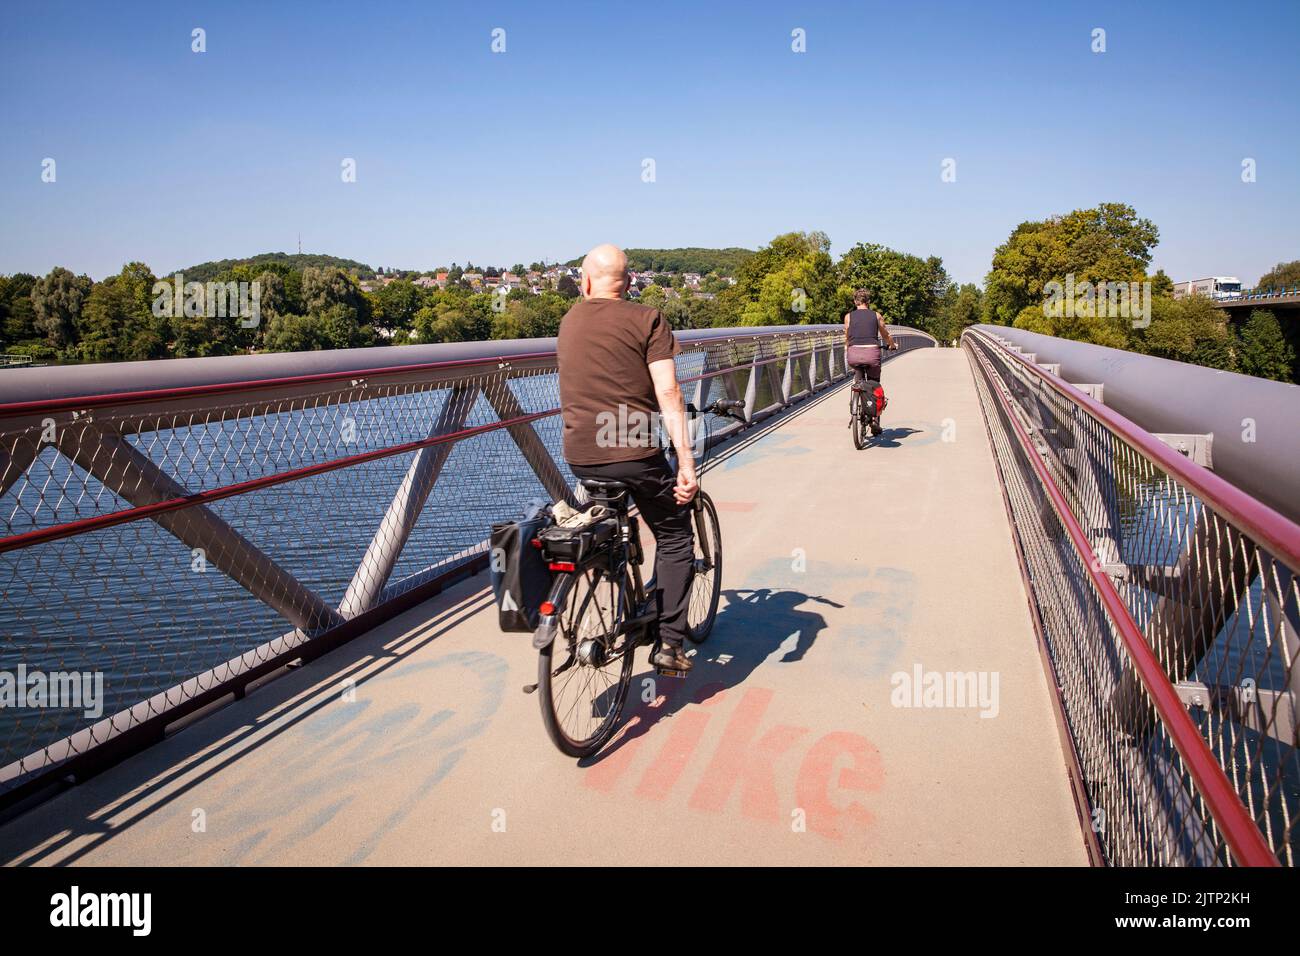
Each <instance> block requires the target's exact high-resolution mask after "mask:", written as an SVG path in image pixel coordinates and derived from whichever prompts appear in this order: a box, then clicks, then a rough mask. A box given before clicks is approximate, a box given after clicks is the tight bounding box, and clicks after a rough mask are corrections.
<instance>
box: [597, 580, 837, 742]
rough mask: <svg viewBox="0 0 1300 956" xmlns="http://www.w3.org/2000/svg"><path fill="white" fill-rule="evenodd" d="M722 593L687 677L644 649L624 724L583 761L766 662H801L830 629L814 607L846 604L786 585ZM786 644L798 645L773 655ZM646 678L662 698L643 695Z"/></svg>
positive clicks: (646, 730) (741, 679)
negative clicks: (665, 669) (661, 670)
mask: <svg viewBox="0 0 1300 956" xmlns="http://www.w3.org/2000/svg"><path fill="white" fill-rule="evenodd" d="M722 593H723V596H725V597H726V599H727V605H726V607H724V608H720V609H719V611H718V616H717V619H716V620H715V621H714V623H713V631H712V633H710V634H709V636H708V639H707V640H706V641H705V642H704V643H703V644H698V645H689V646H688V650H689V649H690V647H692V646H693V647H694V648H695V655H694V658H693V659H694V662H695V666H694V667H693V668H692V669H691V672H690V676H689V677H687V678H686V679H685V680H679V679H676V678H672V677H660V676H657V675H656V674H655V672H654V670H653V669H652V668H650V667H648V666H647V664H646V660H645V651H644V649H638V651H637V661H636V670H635V671H634V673H633V675H632V686H631V688H630V689H629V692H628V702H627V705H626V709H625V711H624V725H623V727H622V729H621V730H620V731H619V732H618V733H617V734H615V736H614V739H613V740H611V741H610V743H609V744H608V746H606V747H605V748H603V749H602V750H601V751H600V752H599V753H597V754H595V755H594V756H592V757H588V758H584V759H583V760H580V761H579V766H593V765H595V764H597V763H599V762H600V761H601V760H603V759H604V758H605V757H608V756H610V755H611V754H613V753H616V752H617V751H618V750H619V748H621V747H623V746H624V745H625V744H627V743H629V742H631V741H633V740H635V739H636V738H638V737H640V736H642V735H644V734H647V733H649V732H650V731H652V730H653V729H654V728H655V726H656V725H657V724H658V723H659V721H661V720H663V719H664V718H665V717H669V716H671V715H673V714H675V713H677V712H678V711H680V710H682V709H683V708H685V707H686V706H687V705H688V704H698V703H701V702H703V701H706V700H708V699H709V698H710V697H713V696H714V695H715V694H718V693H720V692H722V691H725V690H730V689H731V688H733V687H738V686H740V685H741V684H743V683H744V682H745V681H746V680H747V679H748V678H749V676H750V675H751V674H753V673H754V671H755V670H757V669H758V667H759V665H761V664H762V663H763V662H764V661H767V660H769V659H771V660H772V662H773V663H779V664H794V663H798V662H799V661H800V660H802V659H803V657H804V655H805V654H806V653H807V652H808V650H809V648H811V647H812V646H813V644H814V643H815V642H816V641H817V638H818V637H819V636H820V635H821V634H822V632H823V631H824V630H825V629H826V619H825V618H824V617H822V615H821V614H819V613H818V612H817V611H816V610H813V609H812V607H813V606H814V605H816V604H824V605H826V606H828V607H834V608H842V607H844V605H843V604H838V603H836V602H835V601H832V600H829V599H828V598H823V597H818V596H816V595H809V594H804V593H802V592H800V591H795V590H789V589H785V588H757V589H753V588H742V589H736V590H725V589H724V590H723V592H722ZM786 644H792V646H790V647H789V648H788V649H787V650H786V652H785V653H784V654H782V655H780V656H779V657H773V655H774V654H775V653H776V651H777V650H778V649H780V648H781V647H782V646H783V645H786ZM646 678H652V679H653V680H654V681H655V693H656V698H655V700H653V701H651V702H650V703H646V702H645V701H644V700H642V698H641V692H642V688H643V686H644V685H643V681H644V680H645V679H646Z"/></svg>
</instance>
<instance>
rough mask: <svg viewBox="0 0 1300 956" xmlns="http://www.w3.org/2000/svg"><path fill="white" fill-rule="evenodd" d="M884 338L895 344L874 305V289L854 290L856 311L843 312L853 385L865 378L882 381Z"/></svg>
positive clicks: (846, 354) (890, 344) (847, 359)
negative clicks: (881, 344) (872, 294)
mask: <svg viewBox="0 0 1300 956" xmlns="http://www.w3.org/2000/svg"><path fill="white" fill-rule="evenodd" d="M882 338H883V339H884V340H885V345H886V346H887V347H888V348H891V349H892V348H896V346H895V344H894V337H893V336H892V335H890V334H889V329H888V328H887V327H886V326H885V318H884V316H882V315H881V314H880V313H879V312H876V311H873V310H872V308H871V293H869V292H868V291H867V290H866V289H859V290H858V291H857V292H854V293H853V311H852V312H846V313H844V345H845V361H846V362H847V363H848V364H849V366H850V367H851V368H852V369H853V387H854V388H861V387H862V383H863V382H864V381H872V382H879V381H880V340H881V339H882Z"/></svg>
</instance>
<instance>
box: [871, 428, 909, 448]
mask: <svg viewBox="0 0 1300 956" xmlns="http://www.w3.org/2000/svg"><path fill="white" fill-rule="evenodd" d="M920 432H921V429H919V428H910V427H902V428H886V429H884V430H883V431H882V432H881V433H880V434H879V435H872V436H871V437H870V438H868V439H867V447H868V448H901V447H902V445H901V444H900V442H899V439H900V438H907V437H908V436H910V435H916V434H919V433H920Z"/></svg>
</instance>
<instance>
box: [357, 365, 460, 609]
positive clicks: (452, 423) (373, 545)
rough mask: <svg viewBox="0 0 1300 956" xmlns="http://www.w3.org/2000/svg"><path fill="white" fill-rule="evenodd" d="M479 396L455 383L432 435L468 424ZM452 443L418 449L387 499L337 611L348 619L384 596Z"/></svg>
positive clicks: (451, 430)
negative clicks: (381, 515)
mask: <svg viewBox="0 0 1300 956" xmlns="http://www.w3.org/2000/svg"><path fill="white" fill-rule="evenodd" d="M478 395H479V390H478V388H477V386H471V385H457V386H455V387H454V388H452V389H451V390H450V391H449V392H448V394H447V399H446V401H445V402H444V403H443V406H442V411H441V412H440V413H439V415H438V420H437V422H436V423H435V424H434V426H433V429H432V430H431V431H430V432H429V437H430V438H437V437H438V436H439V435H450V434H453V433H455V432H458V431H460V430H461V429H462V428H464V427H465V420H466V419H467V418H469V413H470V411H471V410H472V409H473V408H474V403H475V401H477V399H478ZM454 447H455V444H454V443H453V442H445V443H443V444H441V445H430V446H428V447H426V448H421V449H420V450H419V451H417V452H416V453H415V459H414V460H413V461H412V462H411V465H410V467H409V468H407V470H406V476H405V477H404V478H403V479H402V483H401V485H400V486H398V489H397V494H396V495H394V496H393V500H392V501H391V502H389V505H388V510H387V511H386V512H385V513H384V517H383V520H382V521H380V522H379V527H378V529H376V531H375V534H374V537H373V538H371V539H370V545H369V546H368V547H367V548H366V553H365V556H364V557H362V559H361V563H360V564H359V565H357V569H356V571H355V572H354V573H353V575H352V581H351V582H350V583H349V584H348V589H347V593H345V594H344V595H343V600H342V602H341V603H340V604H339V613H340V614H342V615H343V616H344V617H345V618H354V617H356V616H357V615H358V614H360V613H362V612H363V611H368V610H370V609H371V608H372V607H374V606H375V605H376V604H377V603H379V598H380V595H382V594H383V591H384V587H385V586H386V585H387V584H388V579H389V578H390V577H391V576H392V573H393V569H394V568H395V567H397V561H398V558H400V557H401V555H402V549H403V548H405V547H406V542H407V540H409V539H410V537H411V532H412V531H413V530H415V523H416V521H418V520H419V518H420V513H421V512H422V511H423V510H424V505H425V502H427V501H428V500H429V495H430V493H431V492H432V491H433V486H434V485H435V484H437V482H438V476H439V475H440V474H441V473H442V466H443V465H444V464H446V462H447V457H448V456H449V455H450V454H451V450H452V448H454Z"/></svg>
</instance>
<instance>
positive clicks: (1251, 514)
mask: <svg viewBox="0 0 1300 956" xmlns="http://www.w3.org/2000/svg"><path fill="white" fill-rule="evenodd" d="M973 331H974V330H969V329H968V330H967V333H966V334H969V333H971V332H973ZM974 334H978V335H982V336H984V337H985V338H988V339H991V338H992V336H990V335H989V334H988V333H986V332H982V331H978V332H974ZM994 344H995V345H997V346H998V347H999V349H1000V350H1001V351H1002V353H1003V354H1005V355H1008V356H1010V357H1011V358H1013V359H1015V360H1016V361H1017V362H1019V363H1020V364H1021V365H1022V366H1023V367H1024V368H1026V369H1028V370H1029V371H1031V372H1033V373H1034V374H1035V375H1036V376H1038V378H1039V379H1041V380H1042V381H1043V382H1044V383H1046V384H1047V385H1048V386H1050V387H1051V388H1052V389H1054V390H1055V391H1056V392H1057V393H1059V394H1060V395H1062V396H1063V397H1065V398H1067V399H1069V400H1070V401H1071V402H1073V403H1074V404H1076V405H1079V406H1081V407H1082V408H1083V409H1084V410H1085V411H1086V412H1088V414H1090V415H1091V416H1092V417H1093V418H1095V419H1097V420H1098V421H1099V422H1101V424H1102V425H1104V426H1105V427H1106V428H1107V429H1108V430H1109V431H1110V432H1112V433H1113V434H1114V435H1116V436H1117V437H1118V438H1120V439H1121V440H1122V441H1123V442H1124V443H1125V444H1127V445H1128V446H1129V447H1131V448H1132V449H1133V450H1134V451H1136V452H1137V453H1138V454H1140V455H1143V456H1144V457H1146V458H1147V459H1148V460H1150V461H1151V462H1152V463H1153V464H1155V465H1157V466H1158V467H1159V468H1160V469H1161V470H1163V471H1165V472H1166V473H1167V474H1169V475H1172V476H1173V477H1174V478H1176V479H1177V480H1178V481H1179V482H1180V483H1181V484H1183V485H1186V486H1187V487H1188V488H1190V489H1191V490H1192V491H1194V492H1195V493H1196V496H1197V497H1198V498H1200V499H1201V500H1202V501H1203V502H1204V503H1205V504H1206V505H1208V506H1209V507H1210V508H1212V509H1213V510H1214V511H1215V512H1216V513H1217V514H1219V515H1220V516H1221V517H1223V518H1226V519H1227V520H1228V521H1229V522H1230V523H1232V524H1235V525H1237V526H1238V530H1240V531H1243V532H1245V533H1246V534H1247V536H1249V537H1251V538H1253V539H1255V540H1256V541H1258V542H1259V543H1260V544H1261V545H1262V546H1263V547H1264V550H1266V551H1268V552H1269V553H1270V554H1272V555H1273V556H1274V557H1275V558H1279V559H1281V560H1282V562H1283V563H1284V564H1286V565H1287V566H1289V567H1290V568H1292V569H1294V570H1300V525H1297V524H1296V523H1295V522H1293V521H1291V520H1290V519H1289V518H1287V517H1286V516H1285V515H1281V514H1278V512H1276V511H1274V510H1273V509H1272V508H1270V507H1269V506H1268V505H1266V504H1263V503H1261V502H1260V501H1257V500H1256V499H1255V498H1252V497H1251V496H1250V495H1248V494H1246V492H1244V491H1242V490H1241V489H1240V488H1238V487H1237V486H1236V485H1234V484H1231V483H1230V482H1228V481H1227V480H1225V479H1224V478H1222V477H1220V476H1219V475H1216V474H1215V473H1214V472H1212V471H1210V470H1209V469H1208V468H1204V467H1202V466H1201V465H1198V464H1196V463H1195V462H1194V461H1192V460H1191V459H1190V458H1187V457H1185V456H1183V455H1180V454H1179V453H1178V452H1176V451H1174V450H1173V449H1172V448H1170V447H1169V446H1168V445H1166V444H1165V443H1164V442H1162V441H1161V440H1160V439H1158V438H1156V437H1155V436H1154V435H1152V434H1151V433H1150V432H1148V431H1147V430H1146V429H1144V428H1142V427H1141V426H1140V425H1138V424H1136V423H1134V422H1133V421H1131V420H1130V419H1127V418H1125V417H1124V416H1123V415H1121V414H1120V413H1119V412H1117V411H1115V410H1114V409H1113V408H1110V407H1109V406H1107V405H1103V404H1102V403H1101V402H1099V401H1097V400H1096V399H1094V398H1093V397H1092V396H1090V395H1088V394H1087V393H1086V392H1083V391H1081V390H1080V389H1078V388H1075V387H1074V386H1073V385H1071V384H1070V383H1069V382H1067V381H1065V380H1064V379H1063V378H1061V377H1060V376H1059V375H1053V374H1052V373H1051V372H1048V371H1045V370H1044V369H1041V368H1039V367H1038V366H1037V365H1036V364H1034V363H1033V362H1031V361H1029V359H1027V358H1025V357H1024V356H1023V355H1021V354H1019V353H1018V352H1014V351H1012V350H1011V349H1009V348H1007V347H1006V346H1005V345H1003V344H1002V343H1001V342H994Z"/></svg>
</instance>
